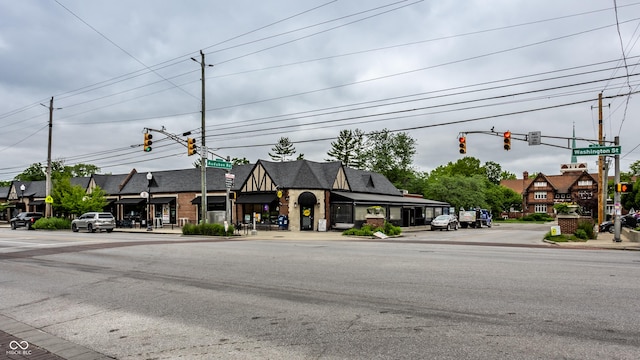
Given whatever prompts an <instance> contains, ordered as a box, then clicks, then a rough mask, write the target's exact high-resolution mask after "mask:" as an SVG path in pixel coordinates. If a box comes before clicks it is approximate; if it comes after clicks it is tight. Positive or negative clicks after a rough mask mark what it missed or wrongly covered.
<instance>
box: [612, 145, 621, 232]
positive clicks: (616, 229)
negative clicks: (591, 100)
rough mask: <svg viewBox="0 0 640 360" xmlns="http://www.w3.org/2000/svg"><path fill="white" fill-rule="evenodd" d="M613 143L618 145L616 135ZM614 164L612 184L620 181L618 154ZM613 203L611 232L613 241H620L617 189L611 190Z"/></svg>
mask: <svg viewBox="0 0 640 360" xmlns="http://www.w3.org/2000/svg"><path fill="white" fill-rule="evenodd" d="M614 144H615V145H616V146H618V145H620V138H619V137H618V136H616V137H615V138H614ZM614 164H615V165H614V166H615V175H614V178H615V180H614V184H619V183H620V155H615V160H614ZM613 205H614V210H613V218H614V219H613V229H614V233H613V241H615V242H620V241H622V240H621V239H620V225H621V224H620V214H621V211H622V205H620V192H618V191H614V192H613Z"/></svg>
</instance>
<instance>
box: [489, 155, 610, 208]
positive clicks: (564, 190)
mask: <svg viewBox="0 0 640 360" xmlns="http://www.w3.org/2000/svg"><path fill="white" fill-rule="evenodd" d="M570 165H571V166H570ZM561 172H562V174H561V175H545V174H542V173H538V174H537V175H535V176H534V177H529V173H528V172H526V171H525V172H524V173H523V174H522V179H515V180H502V181H501V182H500V185H503V186H506V187H508V188H510V189H512V190H514V191H515V192H517V193H519V194H522V214H521V215H522V216H525V215H528V214H532V213H546V214H549V215H554V211H553V205H554V204H556V203H562V202H570V203H576V204H578V205H579V206H580V207H581V208H582V213H583V214H585V215H588V214H597V211H598V210H597V209H598V195H597V194H598V186H599V182H598V175H597V174H590V173H588V172H587V166H586V164H583V163H581V164H565V165H562V167H561Z"/></svg>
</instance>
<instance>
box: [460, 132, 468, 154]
mask: <svg viewBox="0 0 640 360" xmlns="http://www.w3.org/2000/svg"><path fill="white" fill-rule="evenodd" d="M458 141H460V145H458V146H460V154H466V153H467V138H466V137H465V136H460V138H459V139H458Z"/></svg>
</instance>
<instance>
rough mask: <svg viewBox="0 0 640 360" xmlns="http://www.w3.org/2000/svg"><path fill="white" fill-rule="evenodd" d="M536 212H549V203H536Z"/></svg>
mask: <svg viewBox="0 0 640 360" xmlns="http://www.w3.org/2000/svg"><path fill="white" fill-rule="evenodd" d="M535 212H537V213H546V212H547V204H536V206H535Z"/></svg>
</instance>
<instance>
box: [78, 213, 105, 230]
mask: <svg viewBox="0 0 640 360" xmlns="http://www.w3.org/2000/svg"><path fill="white" fill-rule="evenodd" d="M115 227H116V219H115V218H114V217H113V215H112V214H111V213H108V212H88V213H85V214H82V215H81V216H80V217H79V218H77V219H74V220H73V221H71V230H72V231H73V232H78V231H79V230H80V229H87V231H88V232H96V230H99V231H102V230H106V231H107V232H112V231H113V229H114V228H115Z"/></svg>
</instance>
